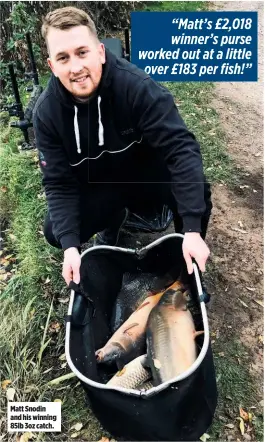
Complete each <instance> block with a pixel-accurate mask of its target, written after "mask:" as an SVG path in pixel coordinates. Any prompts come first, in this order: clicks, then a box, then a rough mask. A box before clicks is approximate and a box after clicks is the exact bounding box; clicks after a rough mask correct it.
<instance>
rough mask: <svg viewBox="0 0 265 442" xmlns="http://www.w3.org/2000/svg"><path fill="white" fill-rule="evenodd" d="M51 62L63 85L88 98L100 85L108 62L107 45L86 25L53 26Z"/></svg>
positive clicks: (49, 63) (52, 68) (49, 61)
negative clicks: (65, 28)
mask: <svg viewBox="0 0 265 442" xmlns="http://www.w3.org/2000/svg"><path fill="white" fill-rule="evenodd" d="M47 44H48V50H49V55H50V57H49V58H48V60H47V61H48V65H49V66H50V68H51V70H52V72H53V73H54V74H55V75H56V76H57V77H58V78H59V80H60V81H61V83H62V84H63V85H64V87H65V88H66V89H67V90H68V91H69V92H71V94H73V95H75V96H77V97H88V96H90V95H91V94H92V93H93V92H94V91H95V90H96V88H97V87H98V85H99V82H100V80H101V75H102V64H104V63H105V61H106V59H105V48H104V45H103V44H102V43H99V42H98V41H97V40H96V38H95V37H94V36H93V35H92V34H91V33H90V31H89V29H88V28H87V27H86V26H75V27H73V28H70V29H67V30H60V29H56V28H50V29H49V31H48V35H47Z"/></svg>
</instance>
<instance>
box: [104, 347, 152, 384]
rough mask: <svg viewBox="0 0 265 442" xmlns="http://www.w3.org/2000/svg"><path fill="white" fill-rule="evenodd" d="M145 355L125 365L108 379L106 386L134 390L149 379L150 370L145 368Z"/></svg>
mask: <svg viewBox="0 0 265 442" xmlns="http://www.w3.org/2000/svg"><path fill="white" fill-rule="evenodd" d="M145 362H146V355H141V356H139V357H138V358H136V359H133V360H132V361H131V362H129V364H127V365H125V366H124V367H123V369H122V370H120V371H118V373H116V374H115V376H113V378H111V379H110V381H109V382H108V383H107V385H111V386H115V387H124V388H132V389H134V388H136V387H137V386H138V385H141V384H143V383H144V382H145V381H147V380H148V379H150V378H151V372H150V369H149V370H148V369H147V368H145Z"/></svg>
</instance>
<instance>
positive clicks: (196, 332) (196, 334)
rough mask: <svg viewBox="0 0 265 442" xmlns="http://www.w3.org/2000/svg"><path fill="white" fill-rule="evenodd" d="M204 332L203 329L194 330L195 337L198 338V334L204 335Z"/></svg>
mask: <svg viewBox="0 0 265 442" xmlns="http://www.w3.org/2000/svg"><path fill="white" fill-rule="evenodd" d="M203 333H204V331H203V330H201V331H194V332H193V335H194V339H195V338H197V336H200V335H203Z"/></svg>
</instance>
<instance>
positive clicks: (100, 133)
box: [98, 95, 104, 146]
mask: <svg viewBox="0 0 265 442" xmlns="http://www.w3.org/2000/svg"><path fill="white" fill-rule="evenodd" d="M100 103H101V96H100V95H99V96H98V141H99V143H98V145H99V146H103V145H104V129H103V124H102V121H101V111H100Z"/></svg>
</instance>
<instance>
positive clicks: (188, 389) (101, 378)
mask: <svg viewBox="0 0 265 442" xmlns="http://www.w3.org/2000/svg"><path fill="white" fill-rule="evenodd" d="M181 246H182V242H181V240H180V239H179V238H175V237H174V238H167V239H165V240H164V241H163V242H162V243H161V244H158V245H156V246H154V247H153V248H152V249H150V250H149V251H148V252H147V253H142V254H141V253H140V254H137V253H135V254H130V253H128V252H127V251H126V250H124V251H122V252H119V251H113V250H107V249H101V250H99V249H98V250H95V251H91V252H88V253H87V254H86V255H85V256H84V257H83V258H82V265H81V287H82V291H83V292H84V293H85V294H86V296H88V297H89V300H88V299H86V298H85V297H84V296H81V295H79V294H76V295H75V301H74V306H73V310H72V323H71V331H70V343H69V344H70V356H71V360H72V362H73V363H74V365H75V367H76V368H77V369H78V370H79V371H80V372H81V373H82V374H83V375H85V376H86V377H87V378H88V379H91V380H95V381H97V382H100V383H106V382H107V381H108V380H109V379H110V377H111V376H113V375H114V374H115V373H116V371H117V367H116V366H108V365H106V364H97V363H96V360H95V350H96V349H98V348H100V347H102V346H103V345H104V344H105V343H106V342H107V340H108V339H109V338H110V337H111V335H112V333H113V331H114V330H115V329H116V328H117V327H118V326H119V324H118V322H117V318H118V319H119V321H120V323H122V322H124V321H125V320H126V319H127V318H128V316H129V315H130V314H131V312H132V311H134V310H135V308H137V306H138V305H139V303H140V302H142V300H143V297H144V296H145V292H146V291H148V290H157V289H158V288H159V286H160V285H161V284H162V285H163V284H164V283H165V281H166V284H167V285H169V284H170V282H171V281H172V280H173V281H175V280H176V279H177V278H178V276H179V275H180V272H181V273H182V278H184V280H185V281H186V282H187V283H188V284H189V286H190V290H191V300H190V306H189V307H190V310H191V312H192V314H193V317H194V321H195V325H196V329H197V330H202V318H201V313H200V308H199V302H198V296H197V290H196V284H195V281H194V276H193V275H192V276H188V275H187V273H186V272H185V271H184V270H183V269H185V266H184V262H183V257H182V252H181ZM90 301H92V303H91V302H90ZM117 308H119V312H120V314H119V315H117ZM203 339H204V338H203V336H199V337H198V338H197V342H198V346H199V348H201V346H202V344H203ZM82 385H83V388H84V389H85V391H86V393H87V397H88V400H89V403H90V406H91V408H92V410H93V412H94V413H95V415H96V416H97V418H98V419H99V421H100V422H101V423H102V425H103V426H104V427H105V429H106V430H108V431H109V432H110V433H111V434H112V435H113V437H116V438H120V439H122V440H135V441H136V440H137V441H144V440H146V441H148V440H149V441H155V440H165V441H170V440H171V441H173V440H174V441H184V440H186V441H195V440H198V439H199V438H200V436H201V435H202V434H203V433H205V432H206V430H207V428H208V427H209V426H210V425H211V422H212V418H213V415H214V411H215V408H216V402H217V389H216V380H215V371H214V365H213V358H212V352H211V348H210V347H209V348H208V351H207V354H206V357H205V358H204V360H203V362H202V363H201V365H200V366H199V368H198V369H197V370H196V372H194V373H193V374H192V375H190V376H189V377H188V378H186V379H184V380H183V381H180V382H177V383H175V384H174V385H172V386H169V387H167V389H166V390H163V391H161V392H159V393H157V394H156V395H153V396H151V397H150V398H146V396H143V395H142V396H139V397H135V396H132V395H130V394H125V393H121V392H118V391H114V390H102V389H100V388H96V387H91V386H89V385H88V384H86V383H84V382H82Z"/></svg>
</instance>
